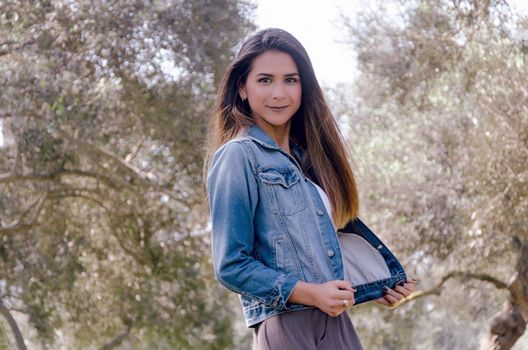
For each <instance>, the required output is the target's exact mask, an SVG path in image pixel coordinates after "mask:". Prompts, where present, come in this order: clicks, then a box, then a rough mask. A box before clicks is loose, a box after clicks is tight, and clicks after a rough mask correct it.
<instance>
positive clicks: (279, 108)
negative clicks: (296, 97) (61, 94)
mask: <svg viewBox="0 0 528 350" xmlns="http://www.w3.org/2000/svg"><path fill="white" fill-rule="evenodd" d="M268 107H269V108H271V109H276V110H281V109H285V108H286V107H288V106H281V107H272V106H268Z"/></svg>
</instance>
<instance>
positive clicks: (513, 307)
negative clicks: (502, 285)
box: [480, 237, 528, 350]
mask: <svg viewBox="0 0 528 350" xmlns="http://www.w3.org/2000/svg"><path fill="white" fill-rule="evenodd" d="M515 242H516V243H517V244H518V245H519V252H520V254H519V260H518V261H517V266H516V269H517V277H516V278H515V279H514V280H513V282H512V283H511V284H510V286H509V287H508V289H509V291H510V293H511V298H510V301H509V302H508V304H506V307H505V308H504V310H503V311H501V312H500V313H498V314H497V315H495V317H494V318H493V321H492V322H491V327H490V332H489V335H488V338H487V339H486V340H485V341H484V342H483V343H482V344H481V347H480V349H481V350H508V349H511V348H512V347H513V345H514V344H515V342H517V340H518V339H519V338H520V337H521V336H522V335H523V334H524V332H525V330H526V323H527V322H528V244H527V243H526V241H524V242H521V241H520V240H519V239H518V237H516V238H515Z"/></svg>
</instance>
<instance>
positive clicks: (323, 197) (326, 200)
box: [312, 181, 336, 231]
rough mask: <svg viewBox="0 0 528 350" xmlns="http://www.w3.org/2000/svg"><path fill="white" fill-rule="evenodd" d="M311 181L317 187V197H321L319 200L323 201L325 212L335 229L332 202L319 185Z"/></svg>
mask: <svg viewBox="0 0 528 350" xmlns="http://www.w3.org/2000/svg"><path fill="white" fill-rule="evenodd" d="M312 183H313V184H314V185H315V188H317V192H319V197H321V200H322V201H323V204H324V206H325V209H326V212H327V213H328V216H330V221H332V226H334V231H335V230H336V227H335V224H334V220H332V204H331V203H330V199H329V198H328V196H327V195H326V192H325V191H324V190H323V189H322V188H321V187H319V185H318V184H316V183H315V182H313V181H312Z"/></svg>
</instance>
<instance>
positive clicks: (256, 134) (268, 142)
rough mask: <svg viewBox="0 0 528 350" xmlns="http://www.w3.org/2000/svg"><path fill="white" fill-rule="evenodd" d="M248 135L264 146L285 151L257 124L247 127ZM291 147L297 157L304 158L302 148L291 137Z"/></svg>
mask: <svg viewBox="0 0 528 350" xmlns="http://www.w3.org/2000/svg"><path fill="white" fill-rule="evenodd" d="M246 136H248V137H249V138H251V139H253V140H255V141H256V142H258V143H259V144H261V145H262V146H264V147H267V148H271V149H276V150H279V151H282V152H285V151H284V150H283V149H282V148H281V147H280V146H279V145H278V144H277V142H275V141H274V140H273V139H272V138H271V137H270V136H269V135H268V134H266V132H265V131H264V130H262V129H261V128H260V127H259V126H258V125H257V124H251V125H249V126H248V127H247V129H246ZM290 149H291V151H292V152H293V153H294V154H295V157H296V158H297V159H301V158H302V150H301V148H299V147H298V146H297V145H296V144H295V143H294V142H292V141H291V139H290Z"/></svg>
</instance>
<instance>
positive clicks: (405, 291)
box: [394, 283, 413, 298]
mask: <svg viewBox="0 0 528 350" xmlns="http://www.w3.org/2000/svg"><path fill="white" fill-rule="evenodd" d="M408 284H409V283H405V284H404V286H405V285H408ZM394 290H395V291H396V292H399V293H400V294H403V297H404V298H407V297H408V296H409V295H411V293H412V292H413V290H411V289H409V288H407V287H402V286H396V287H394Z"/></svg>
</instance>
